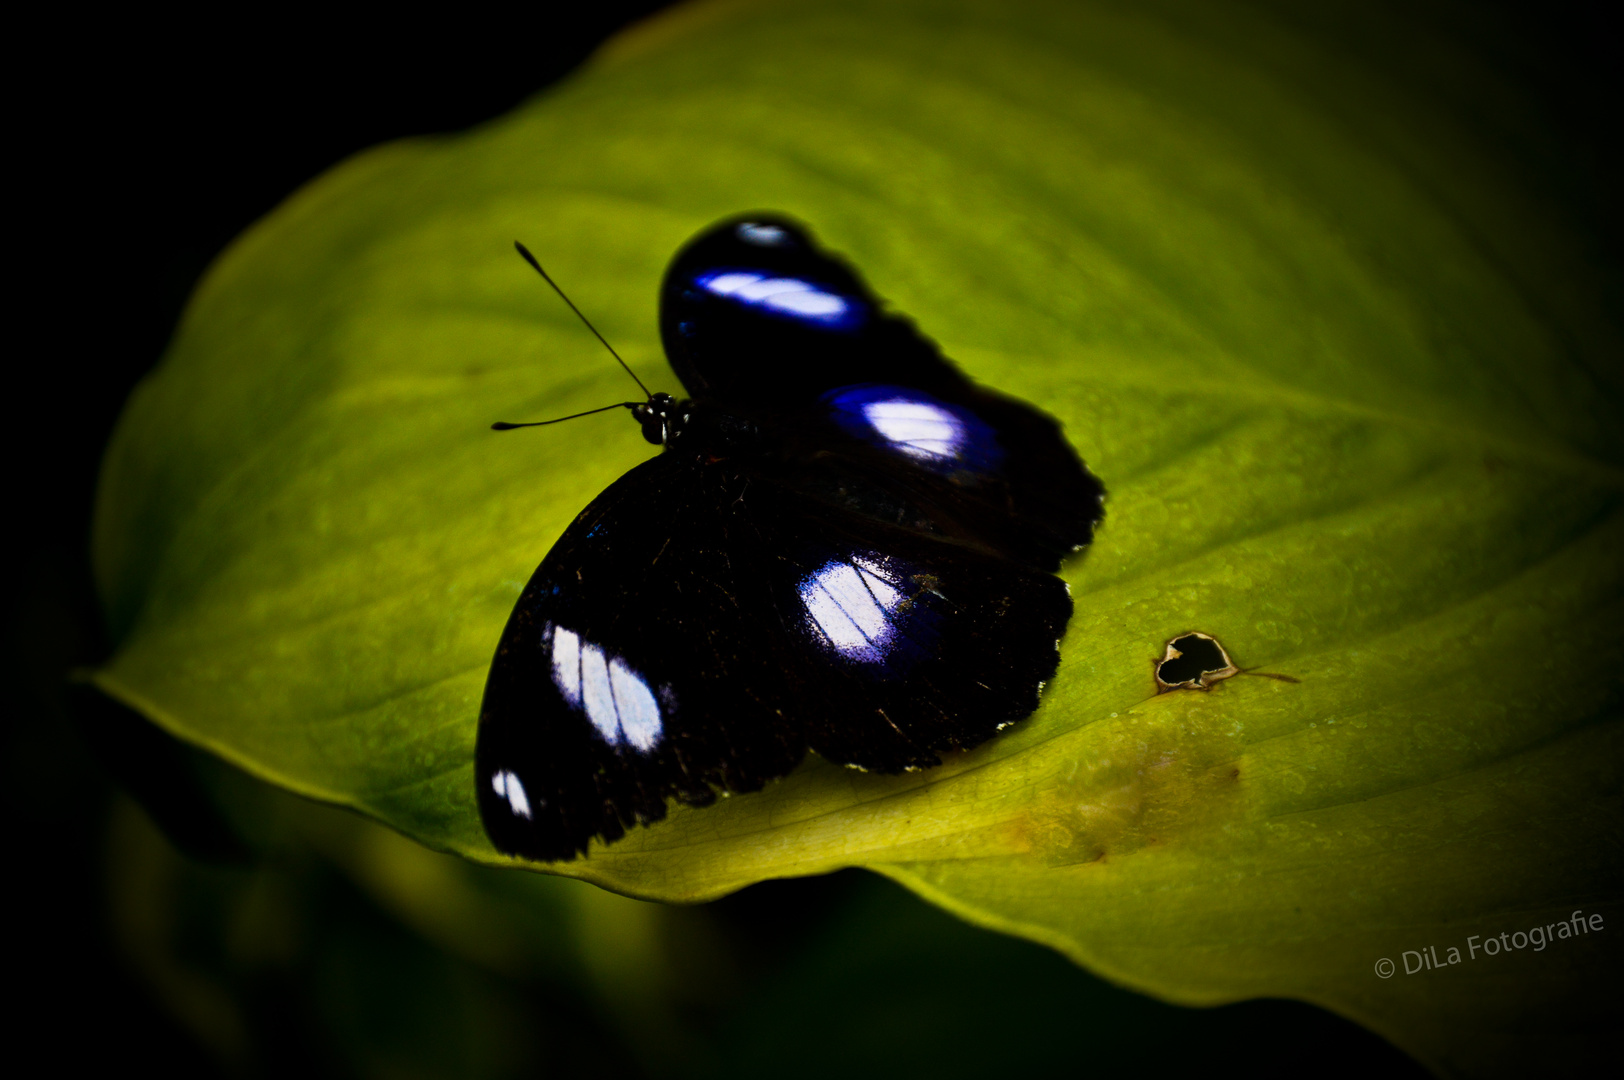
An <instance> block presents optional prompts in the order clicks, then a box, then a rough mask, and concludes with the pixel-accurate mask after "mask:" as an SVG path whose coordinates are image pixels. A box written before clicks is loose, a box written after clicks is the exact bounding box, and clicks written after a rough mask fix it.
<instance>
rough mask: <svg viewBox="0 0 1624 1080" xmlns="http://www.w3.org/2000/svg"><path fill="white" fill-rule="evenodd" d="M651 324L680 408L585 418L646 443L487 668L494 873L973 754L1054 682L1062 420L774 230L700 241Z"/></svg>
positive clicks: (1075, 523)
mask: <svg viewBox="0 0 1624 1080" xmlns="http://www.w3.org/2000/svg"><path fill="white" fill-rule="evenodd" d="M516 246H518V247H519V250H520V253H521V254H523V255H525V257H526V258H527V259H528V260H529V261H530V262H531V265H532V266H534V267H535V269H536V270H537V271H538V272H541V273H542V276H543V277H546V278H547V281H548V283H549V284H552V279H551V278H550V277H547V275H546V272H545V271H543V270H542V269H541V266H540V264H539V263H537V262H536V261H535V260H534V258H533V257H532V256H530V254H529V253H528V252H527V251H525V250H524V248H523V247H522V246H521V245H516ZM553 287H554V288H555V289H557V286H556V285H554V286H553ZM559 295H560V296H563V292H562V290H559ZM564 299H565V301H566V303H568V302H569V301H568V297H565V298H564ZM570 307H571V308H572V309H574V304H573V303H571V304H570ZM576 313H577V314H578V315H579V314H580V312H579V310H578V309H576ZM581 317H582V320H583V321H586V320H585V316H581ZM659 317H660V334H661V338H662V340H663V343H664V346H665V350H666V355H667V357H668V358H669V360H670V362H671V366H672V368H673V369H674V370H675V372H676V374H677V377H678V378H679V379H680V380H681V382H682V385H683V386H684V387H685V388H686V390H687V392H688V394H689V397H688V398H686V399H682V400H678V399H676V398H674V397H672V396H671V395H668V394H649V395H648V396H647V398H646V400H644V401H641V402H624V403H620V404H619V405H612V406H606V407H605V409H613V408H621V407H623V408H627V409H629V410H630V411H631V412H632V413H633V416H634V417H635V419H636V420H637V421H638V422H639V423H640V424H641V426H642V429H643V434H644V436H645V438H647V439H648V441H649V442H651V443H655V444H658V445H661V446H663V447H664V449H663V452H662V453H660V454H659V455H658V456H656V457H654V458H652V459H650V460H648V461H646V462H644V463H643V464H641V465H638V466H636V467H635V468H633V469H631V470H630V471H629V472H627V473H626V474H625V475H624V476H622V477H621V478H620V479H619V480H617V481H615V482H614V483H613V484H611V485H610V486H609V487H608V489H607V490H605V491H604V492H603V494H601V495H599V496H598V497H597V498H596V499H594V500H593V501H592V503H591V505H589V506H588V507H587V508H586V509H585V510H583V511H582V512H581V514H580V515H579V516H578V517H577V518H576V519H575V521H574V523H573V524H571V525H570V526H569V528H568V529H566V530H565V532H564V535H563V536H562V537H560V538H559V540H558V542H557V543H556V544H555V545H554V546H553V548H552V550H551V551H550V552H548V554H547V556H546V558H544V559H543V560H542V562H541V565H540V566H539V567H538V568H537V570H536V572H535V574H534V576H533V577H531V579H530V582H529V584H528V585H527V586H526V587H525V589H524V591H523V593H522V594H521V595H520V597H519V600H518V603H517V604H516V605H515V606H514V609H513V614H512V616H511V617H510V618H509V619H508V622H507V626H506V628H505V629H504V630H503V631H502V636H501V639H500V642H499V644H498V645H497V649H496V656H495V658H494V660H493V661H492V663H491V668H490V675H489V678H488V681H487V684H486V687H485V696H484V701H483V704H482V706H481V709H480V717H479V730H478V738H477V745H476V751H475V769H476V783H477V785H478V800H479V808H480V813H481V817H482V819H483V822H484V825H485V829H486V832H487V833H488V835H489V836H490V839H491V842H492V843H493V844H494V845H495V846H496V847H497V848H498V849H499V850H501V851H503V852H505V853H508V854H512V855H518V856H523V857H526V858H529V859H534V860H538V861H555V860H565V859H572V858H574V857H576V855H577V854H582V853H585V852H586V851H587V849H588V847H589V845H590V842H591V841H592V840H593V838H601V839H602V840H603V841H604V842H612V841H614V840H616V839H619V838H620V837H621V836H623V835H624V833H625V830H626V829H627V828H629V827H631V826H633V825H636V824H646V823H649V822H653V821H657V820H660V819H661V818H663V817H664V816H665V814H666V809H667V804H668V802H669V801H670V800H673V799H675V800H678V801H680V802H683V803H687V804H689V805H694V806H703V805H706V804H709V803H711V802H713V801H714V800H715V799H716V798H717V795H718V793H736V792H737V793H742V792H752V791H757V790H760V789H761V788H762V787H763V786H764V785H766V784H767V783H768V782H769V781H772V780H775V779H777V778H779V777H782V776H784V775H786V774H787V773H789V772H790V771H791V770H792V769H794V768H795V767H796V766H797V765H798V764H799V763H800V762H801V761H802V760H803V759H804V758H805V756H806V754H807V752H808V751H813V752H815V753H817V754H818V755H819V756H821V757H823V758H825V759H827V760H829V761H831V762H836V763H839V764H843V765H849V766H854V767H856V768H859V769H865V770H870V771H874V772H880V773H898V772H903V771H908V770H914V769H924V768H930V767H932V766H934V765H938V764H940V763H941V760H942V757H941V755H942V754H944V753H947V752H951V751H956V750H966V749H969V748H971V747H974V746H977V745H979V744H980V743H982V742H985V741H986V740H987V739H989V738H991V737H992V736H993V735H994V734H995V733H996V732H998V731H999V730H1001V729H1002V728H1005V727H1007V726H1009V725H1010V724H1013V723H1015V722H1016V721H1018V720H1021V719H1023V718H1025V717H1026V716H1028V715H1030V714H1031V712H1032V711H1033V710H1034V709H1035V708H1036V707H1037V704H1038V694H1039V691H1040V690H1041V689H1042V687H1043V685H1044V683H1045V681H1046V680H1048V679H1049V678H1051V677H1052V676H1053V675H1054V672H1055V669H1056V667H1057V665H1058V662H1059V639H1060V637H1061V636H1062V634H1063V633H1064V631H1065V627H1066V623H1067V620H1068V619H1069V618H1070V617H1071V610H1072V605H1071V596H1070V592H1069V589H1068V588H1067V586H1066V584H1065V583H1064V582H1063V581H1061V580H1060V579H1059V578H1058V577H1056V576H1055V571H1057V570H1058V569H1059V568H1060V564H1061V561H1062V560H1063V559H1064V558H1066V557H1067V556H1068V555H1070V554H1071V553H1073V552H1075V551H1078V550H1080V549H1082V548H1083V547H1085V546H1086V545H1087V544H1088V543H1089V542H1090V540H1091V539H1092V537H1093V530H1094V528H1095V526H1096V524H1097V523H1098V522H1099V520H1100V518H1101V514H1102V503H1103V496H1104V488H1103V486H1102V485H1101V483H1100V482H1099V480H1097V479H1096V478H1095V477H1094V476H1093V475H1092V474H1090V473H1089V472H1088V470H1087V469H1086V468H1085V467H1084V466H1083V464H1082V462H1081V461H1080V460H1079V459H1078V456H1077V454H1076V452H1075V451H1073V449H1072V448H1071V446H1070V445H1069V444H1068V443H1067V442H1066V440H1065V438H1064V436H1063V435H1062V434H1061V431H1060V426H1059V424H1058V423H1056V421H1055V420H1053V419H1052V418H1050V417H1049V416H1047V415H1045V414H1044V413H1042V412H1040V411H1039V410H1038V409H1036V408H1034V407H1033V406H1031V405H1029V404H1027V403H1025V402H1022V401H1019V400H1017V399H1015V398H1012V397H1009V396H1007V395H1005V394H1001V393H999V392H997V391H995V390H991V389H988V388H985V387H982V386H978V385H977V384H975V383H973V382H972V381H970V380H969V379H968V378H966V377H965V376H964V375H963V374H961V373H960V372H959V371H958V369H957V368H955V367H954V366H953V365H952V364H951V363H950V362H948V361H947V360H946V359H945V358H944V357H943V356H942V354H941V352H940V351H939V350H938V348H937V347H936V345H935V344H934V343H932V342H931V341H930V340H928V339H927V338H925V337H924V336H923V335H922V334H921V333H920V332H919V331H918V330H917V329H916V328H915V327H914V325H913V324H912V323H911V322H910V321H909V320H908V319H906V318H904V317H902V316H900V315H898V314H896V313H893V312H890V311H888V310H886V309H885V307H884V306H883V305H882V304H881V303H880V301H879V300H878V299H877V298H876V297H875V295H874V294H873V293H872V292H871V291H870V290H869V288H868V286H867V285H866V284H864V282H863V281H862V280H861V279H860V278H859V277H858V275H857V273H856V272H855V271H854V270H853V269H851V268H850V267H849V266H848V265H847V264H846V263H845V262H843V261H842V260H841V259H839V258H837V257H835V256H833V255H830V254H828V253H826V252H824V251H822V250H820V249H819V248H818V247H817V246H816V245H815V243H814V242H813V240H812V238H811V236H810V234H809V232H808V231H807V230H806V229H805V228H803V227H802V226H800V225H798V224H796V223H795V222H792V221H790V220H787V219H785V218H782V217H778V216H774V215H764V214H755V215H750V216H747V217H741V218H735V219H731V220H728V221H724V222H722V223H720V224H718V225H715V226H713V227H712V228H710V229H708V230H706V231H705V232H703V233H701V234H699V235H698V236H697V237H695V238H694V239H693V240H692V241H690V242H689V243H688V244H687V245H686V246H685V247H684V248H682V249H681V250H680V251H679V252H678V253H677V255H676V257H675V259H674V260H673V261H672V263H671V266H670V268H669V269H668V270H667V272H666V275H665V279H664V282H663V284H662V286H661V290H660V314H659ZM587 325H588V327H589V328H590V327H591V324H590V322H588V323H587ZM593 333H594V334H596V333H597V331H596V329H593ZM599 339H600V340H602V336H601V335H599ZM604 345H605V346H606V347H607V346H608V342H607V341H605V342H604ZM610 351H611V352H613V351H614V350H613V349H612V348H611V349H610ZM616 359H619V356H618V354H617V355H616ZM622 363H623V364H624V362H622ZM627 371H628V373H630V372H631V369H630V368H629V367H628V368H627ZM632 377H633V378H634V379H636V375H635V374H633V375H632ZM639 386H641V382H639ZM645 393H646V390H645ZM593 411H594V412H599V411H605V410H593ZM578 415H585V414H578ZM563 419H573V417H565V418H563ZM553 422H555V421H544V422H543V423H553ZM495 426H497V427H515V426H522V425H509V424H499V425H495Z"/></svg>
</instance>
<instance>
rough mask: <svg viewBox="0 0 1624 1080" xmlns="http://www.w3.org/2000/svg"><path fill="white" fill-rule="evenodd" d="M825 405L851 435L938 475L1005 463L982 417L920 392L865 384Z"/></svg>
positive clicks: (845, 389) (834, 394) (842, 390)
mask: <svg viewBox="0 0 1624 1080" xmlns="http://www.w3.org/2000/svg"><path fill="white" fill-rule="evenodd" d="M823 400H824V401H825V402H826V403H827V404H828V405H829V409H830V412H831V414H832V415H833V417H834V421H835V423H836V424H838V425H840V427H842V428H844V429H845V430H846V431H847V432H849V433H850V434H852V435H855V436H857V437H858V438H859V439H862V440H864V441H866V442H870V443H873V444H874V445H876V446H880V447H883V448H885V449H887V450H890V451H893V452H895V453H897V454H900V455H902V456H903V457H906V458H909V459H911V460H913V461H915V462H918V463H919V464H920V465H923V466H925V467H927V468H930V469H933V470H935V471H938V472H960V471H966V472H973V473H985V472H991V471H993V470H994V469H995V468H997V466H998V464H999V462H1001V461H1002V460H1003V458H1004V448H1003V447H1002V446H1000V445H998V436H997V435H996V434H995V433H994V432H993V429H992V428H991V427H990V426H989V425H988V424H986V423H985V422H984V421H982V420H981V418H980V417H978V416H976V415H975V413H973V412H971V411H970V410H969V409H966V408H964V407H963V406H961V405H950V404H948V403H947V402H945V401H939V400H937V399H936V398H934V397H932V396H930V395H929V394H927V393H925V392H923V391H921V390H914V389H911V388H909V387H906V386H884V385H880V384H875V383H864V384H862V385H858V386H841V387H837V388H836V389H834V390H830V391H829V392H828V393H826V394H824V395H823Z"/></svg>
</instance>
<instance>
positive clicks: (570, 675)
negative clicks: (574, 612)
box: [553, 626, 581, 709]
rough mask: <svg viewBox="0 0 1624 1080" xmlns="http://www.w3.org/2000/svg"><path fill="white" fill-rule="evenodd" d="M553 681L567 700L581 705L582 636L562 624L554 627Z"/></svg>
mask: <svg viewBox="0 0 1624 1080" xmlns="http://www.w3.org/2000/svg"><path fill="white" fill-rule="evenodd" d="M553 682H554V683H555V684H556V685H557V686H558V692H559V693H561V694H563V695H564V700H565V701H567V702H569V703H570V704H571V705H574V706H575V707H576V708H577V709H579V708H580V707H581V638H580V635H578V634H576V633H575V632H574V631H572V630H566V629H564V628H563V627H562V626H555V627H554V628H553Z"/></svg>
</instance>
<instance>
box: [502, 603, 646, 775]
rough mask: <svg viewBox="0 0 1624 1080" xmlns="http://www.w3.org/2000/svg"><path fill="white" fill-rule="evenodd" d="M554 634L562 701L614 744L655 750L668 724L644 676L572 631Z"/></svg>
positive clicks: (554, 659) (553, 631) (554, 662)
mask: <svg viewBox="0 0 1624 1080" xmlns="http://www.w3.org/2000/svg"><path fill="white" fill-rule="evenodd" d="M551 634H552V665H553V682H554V684H555V685H557V687H558V690H559V693H560V694H562V695H563V697H564V700H565V701H566V702H567V703H568V704H569V705H570V706H571V707H572V708H574V709H578V710H580V711H581V712H584V713H585V714H586V718H587V719H588V720H590V721H591V722H592V726H593V728H595V729H596V730H597V732H598V735H599V736H601V737H602V738H603V740H604V741H605V742H607V743H609V744H610V745H612V746H613V745H619V746H630V747H632V748H633V749H635V750H639V751H644V752H646V751H648V750H651V749H653V747H654V746H655V744H657V743H658V742H659V741H660V735H661V733H662V731H663V729H664V724H663V721H662V719H661V711H660V703H659V701H658V700H657V699H656V698H655V696H654V692H653V691H652V690H651V689H649V685H648V683H647V682H646V681H645V680H644V679H643V677H642V676H641V675H639V674H638V673H637V672H636V671H635V670H633V669H632V667H631V665H629V664H627V663H626V661H625V660H623V659H621V658H620V657H618V656H610V655H608V654H606V653H605V652H604V650H603V649H602V648H601V647H599V646H598V645H595V644H593V643H592V642H590V641H582V640H581V635H579V634H577V633H576V632H575V631H573V630H566V629H565V628H564V627H562V626H554V627H552V628H551ZM667 697H669V698H671V701H668V703H667V705H668V707H674V704H675V698H674V695H672V694H670V693H669V691H668V692H667ZM493 782H494V781H493ZM516 782H517V781H515V783H516Z"/></svg>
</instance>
